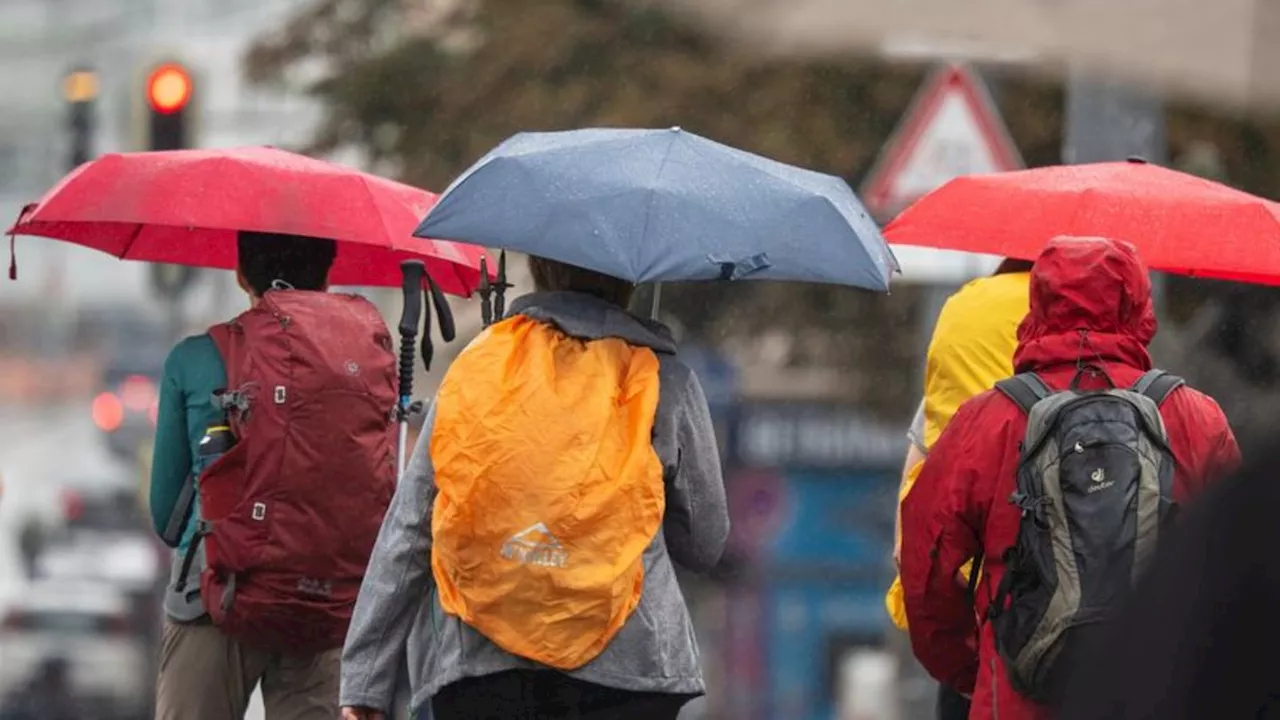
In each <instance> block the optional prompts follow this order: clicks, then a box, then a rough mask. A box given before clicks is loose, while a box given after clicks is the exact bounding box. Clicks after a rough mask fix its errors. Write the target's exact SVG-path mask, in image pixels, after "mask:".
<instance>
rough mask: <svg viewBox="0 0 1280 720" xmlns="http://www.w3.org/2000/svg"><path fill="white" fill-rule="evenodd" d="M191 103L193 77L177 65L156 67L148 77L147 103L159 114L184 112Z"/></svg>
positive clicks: (168, 64)
mask: <svg viewBox="0 0 1280 720" xmlns="http://www.w3.org/2000/svg"><path fill="white" fill-rule="evenodd" d="M190 101H191V75H190V74H189V73H187V69H186V68H184V67H182V66H181V65H178V64H176V63H166V64H164V65H160V66H158V67H156V69H154V70H152V71H151V74H150V75H148V76H147V102H148V103H149V104H150V105H151V109H153V110H155V111H156V112H159V113H164V114H171V113H176V112H178V111H179V110H182V109H183V108H184V107H186V106H187V103H188V102H190Z"/></svg>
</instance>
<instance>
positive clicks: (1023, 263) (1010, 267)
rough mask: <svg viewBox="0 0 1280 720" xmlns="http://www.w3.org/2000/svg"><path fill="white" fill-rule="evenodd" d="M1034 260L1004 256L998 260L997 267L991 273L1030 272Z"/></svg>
mask: <svg viewBox="0 0 1280 720" xmlns="http://www.w3.org/2000/svg"><path fill="white" fill-rule="evenodd" d="M1034 265H1035V262H1034V261H1032V260H1019V259H1018V258H1005V259H1004V260H1002V261H1000V265H999V267H997V268H996V271H995V272H993V273H991V274H992V275H1006V274H1008V273H1020V272H1031V268H1032V266H1034Z"/></svg>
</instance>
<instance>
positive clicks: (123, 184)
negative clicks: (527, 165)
mask: <svg viewBox="0 0 1280 720" xmlns="http://www.w3.org/2000/svg"><path fill="white" fill-rule="evenodd" d="M435 200H436V196H435V195H433V194H432V193H429V192H427V191H425V190H420V189H418V188H415V187H411V186H409V185H404V184H401V183H397V182H393V181H391V180H387V179H385V178H380V177H378V176H376V175H370V174H368V173H363V172H360V171H358V170H355V169H353V168H348V167H343V166H341V165H335V164H333V163H329V162H325V161H323V160H316V159H314V158H309V157H306V156H303V155H297V154H294V153H290V152H286V151H284V150H277V149H274V148H267V147H247V148H235V149H229V150H172V151H161V152H137V153H123V154H108V155H103V156H102V157H100V158H98V159H96V160H94V161H92V162H89V163H86V164H84V165H81V166H80V167H78V168H76V169H75V170H73V171H72V172H71V173H69V174H68V175H67V176H66V177H64V178H63V179H62V180H61V181H60V182H59V183H58V184H57V185H55V186H54V187H53V188H52V189H51V190H49V192H48V193H47V194H45V196H44V198H43V199H41V200H40V202H39V203H36V204H35V205H34V206H28V208H27V209H26V210H24V212H23V214H22V215H21V216H20V217H19V218H18V222H17V224H15V225H14V226H13V227H12V228H10V230H9V233H10V234H11V235H39V236H43V237H48V238H54V239H58V240H65V241H68V242H73V243H76V244H79V245H84V246H86V247H91V248H94V249H97V250H101V251H103V252H106V253H110V254H111V255H115V256H116V257H119V258H124V259H126V260H141V261H147V262H159V263H172V264H178V265H188V266H193V267H208V268H222V269H234V268H235V267H236V231H238V230H255V231H259V232H278V233H289V234H294V235H306V236H310V237H318V238H330V239H333V240H336V241H338V257H337V260H336V261H335V262H334V266H333V271H332V272H331V273H330V276H329V280H330V282H331V283H333V284H335V285H377V286H386V287H399V286H400V284H401V272H400V261H402V260H406V259H413V258H417V259H421V260H423V261H424V262H425V264H426V267H427V271H428V272H429V273H430V274H431V276H432V278H433V279H434V280H435V281H436V283H437V284H438V285H439V286H440V288H441V289H442V290H444V291H445V292H448V293H452V294H454V295H461V296H466V295H468V294H470V292H471V291H472V290H473V289H474V288H475V287H476V285H477V283H478V282H479V279H480V271H479V261H480V257H481V256H482V255H483V254H484V250H483V249H481V248H476V247H471V246H465V245H457V244H454V243H450V242H444V241H438V240H427V239H419V238H414V237H413V236H412V234H411V233H412V231H413V228H414V227H415V226H416V225H417V223H418V220H419V219H421V217H422V215H423V214H424V213H426V212H427V210H428V209H430V208H431V206H432V204H433V203H434V202H435Z"/></svg>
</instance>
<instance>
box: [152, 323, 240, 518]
mask: <svg viewBox="0 0 1280 720" xmlns="http://www.w3.org/2000/svg"><path fill="white" fill-rule="evenodd" d="M226 382H227V380H226V370H225V368H224V366H223V364H222V357H221V356H220V355H219V353H218V349H217V346H216V345H214V343H213V340H212V339H210V338H209V336H208V335H197V336H194V337H189V338H187V339H185V340H183V341H182V342H180V343H178V345H177V346H176V347H174V348H173V350H172V351H171V352H170V353H169V357H168V358H166V359H165V363H164V374H163V376H162V377H161V380H160V401H159V403H160V404H159V411H158V413H157V416H156V437H155V446H154V450H153V453H152V457H151V492H150V504H151V524H152V527H154V528H155V531H156V533H157V534H160V533H162V532H163V531H164V529H165V527H166V526H167V525H168V524H169V518H170V516H171V515H172V514H173V511H174V505H175V504H176V503H177V501H178V496H179V494H181V492H182V488H183V485H184V484H185V483H186V482H187V478H188V477H189V476H190V475H191V473H192V471H193V469H194V464H193V458H194V455H195V450H196V448H197V447H198V446H199V443H200V439H201V438H202V437H203V436H204V431H205V429H206V428H207V427H208V426H209V425H210V424H211V423H212V422H214V421H215V420H217V419H218V417H219V414H218V411H217V410H216V408H214V406H213V402H212V395H213V393H214V392H215V391H216V390H219V389H221V388H223V387H225V385H226ZM187 534H188V533H184V536H185V535H187Z"/></svg>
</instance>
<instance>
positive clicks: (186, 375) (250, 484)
mask: <svg viewBox="0 0 1280 720" xmlns="http://www.w3.org/2000/svg"><path fill="white" fill-rule="evenodd" d="M238 252H239V258H238V270H237V277H238V280H239V282H240V286H241V287H242V288H243V289H244V290H245V291H246V292H247V293H248V294H249V296H250V299H251V307H250V309H249V310H247V311H246V312H244V313H242V314H241V315H239V316H238V317H236V318H235V319H233V320H231V321H230V322H227V323H223V324H220V325H216V326H214V327H212V328H210V329H209V331H208V332H207V333H204V334H201V335H197V336H194V337H189V338H187V339H185V340H183V341H182V342H180V343H179V344H178V345H177V346H176V347H175V348H174V349H173V351H172V352H171V353H170V354H169V357H168V359H167V360H166V361H165V367H164V377H163V380H162V382H161V389H160V406H159V413H158V416H157V428H156V440H155V451H154V453H155V454H154V459H153V462H152V472H151V487H150V496H151V514H152V521H153V523H154V525H155V529H156V532H157V533H158V534H159V535H160V536H161V538H162V539H163V540H164V541H165V543H166V544H168V545H169V546H170V547H173V548H174V554H173V563H172V570H171V577H170V583H169V586H168V589H167V591H166V596H165V614H166V618H165V627H164V636H163V641H162V643H161V657H160V673H159V679H158V682H157V690H156V693H157V702H156V717H157V718H160V719H161V720H170V719H173V720H177V719H179V718H180V719H181V720H231V719H232V718H242V717H243V716H244V713H245V710H246V708H247V707H248V704H249V698H250V696H251V695H252V694H253V691H254V690H255V688H257V687H258V686H259V685H261V689H262V696H263V703H264V705H265V709H266V716H267V718H269V719H270V720H277V719H280V718H288V719H289V720H311V719H312V718H315V719H316V720H319V719H320V718H325V719H326V720H327V719H329V718H334V717H337V716H338V712H339V710H338V683H339V670H340V656H341V651H342V642H343V638H344V637H345V635H346V631H347V625H348V623H349V622H350V618H351V612H352V609H353V607H354V605H355V599H356V594H357V593H358V591H359V589H360V582H361V578H362V577H363V575H364V571H365V566H366V564H367V562H368V559H369V555H370V553H371V551H372V548H373V543H374V540H375V539H376V538H377V535H378V529H379V527H380V525H381V523H382V517H383V515H384V514H385V512H386V509H387V506H388V505H389V504H390V501H391V496H392V493H393V491H394V486H395V474H396V446H395V442H396V425H395V415H394V410H395V405H396V360H395V357H394V355H393V352H392V341H391V335H390V333H389V332H388V330H387V327H386V325H385V324H384V323H383V321H382V318H381V316H380V315H379V313H378V310H377V308H375V307H374V306H373V305H372V304H371V303H369V302H368V301H367V300H365V299H363V298H360V297H358V296H354V295H342V294H336V293H329V292H327V291H326V290H327V284H328V281H327V278H328V274H329V269H330V267H331V266H332V264H333V261H334V258H335V256H336V244H335V243H334V242H333V241H332V240H321V239H316V238H309V237H299V236H293V235H281V234H271V233H255V232H241V233H240V235H239V243H238Z"/></svg>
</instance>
